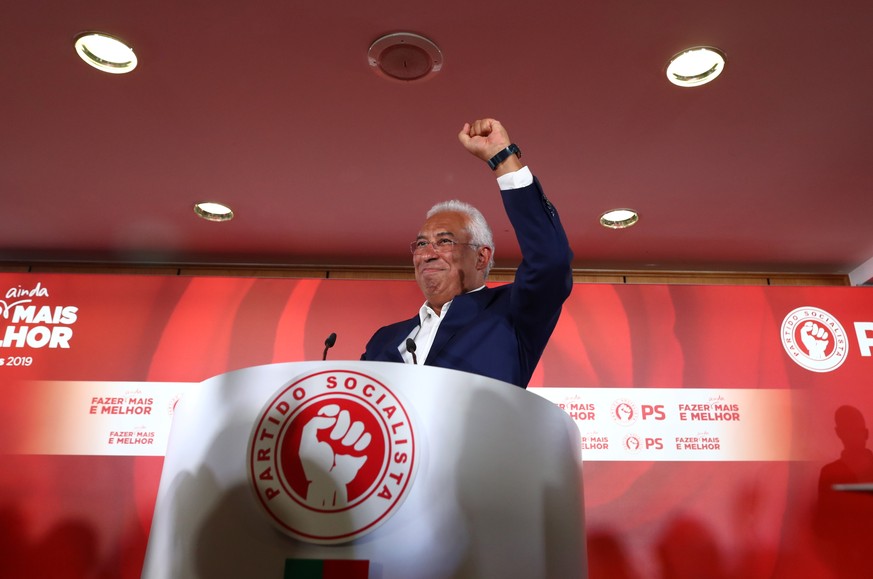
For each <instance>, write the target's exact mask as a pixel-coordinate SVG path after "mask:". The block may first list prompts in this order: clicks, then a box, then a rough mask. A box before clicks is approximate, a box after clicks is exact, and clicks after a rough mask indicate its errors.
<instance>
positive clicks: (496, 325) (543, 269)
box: [361, 119, 573, 388]
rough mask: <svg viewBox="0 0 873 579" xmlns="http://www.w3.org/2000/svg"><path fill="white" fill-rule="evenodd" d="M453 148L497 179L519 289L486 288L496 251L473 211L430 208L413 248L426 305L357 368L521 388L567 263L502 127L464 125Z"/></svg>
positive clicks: (553, 316)
mask: <svg viewBox="0 0 873 579" xmlns="http://www.w3.org/2000/svg"><path fill="white" fill-rule="evenodd" d="M458 138H459V139H460V141H461V143H462V144H463V145H464V147H465V148H466V149H467V150H468V151H469V152H470V153H472V154H473V155H474V156H476V157H478V158H479V159H481V160H483V161H486V162H488V163H489V166H491V167H492V169H493V170H494V172H495V175H496V176H497V182H498V185H499V186H500V189H501V195H502V197H503V205H504V207H505V209H506V213H507V215H508V217H509V220H510V222H511V223H512V227H513V228H514V229H515V234H516V237H517V238H518V243H519V245H520V247H521V253H522V263H521V265H520V266H519V268H518V270H517V271H516V274H515V281H514V282H513V283H511V284H508V285H504V286H500V287H496V288H488V287H486V286H485V279H486V278H487V276H488V272H489V270H490V269H491V266H492V265H493V263H494V261H493V252H494V242H493V240H492V235H491V230H490V228H489V227H488V224H487V223H486V222H485V219H484V218H483V217H482V214H481V213H479V211H477V210H476V209H475V208H473V207H471V206H470V205H467V204H466V203H461V202H460V201H448V202H445V203H440V204H437V205H435V206H434V207H433V208H432V209H431V210H430V211H429V212H428V215H427V220H426V221H425V222H424V225H422V227H421V230H420V231H419V233H418V238H417V239H416V241H414V242H413V243H412V253H413V257H412V263H413V265H414V266H415V279H416V281H417V282H418V285H419V287H420V288H421V291H422V293H424V297H425V303H424V305H423V306H422V307H421V310H420V311H419V313H418V314H417V315H416V316H414V317H413V318H412V319H409V320H406V321H404V322H398V323H396V324H392V325H390V326H385V327H383V328H381V329H379V330H378V331H377V332H376V333H375V334H374V335H373V337H372V338H371V339H370V341H369V343H368V344H367V348H366V351H365V352H364V355H363V356H361V359H362V360H375V361H391V362H407V363H418V364H426V365H429V366H440V367H443V368H453V369H456V370H462V371H465V372H472V373H474V374H481V375H484V376H489V377H491V378H496V379H498V380H503V381H504V382H509V383H512V384H515V385H516V386H520V387H522V388H526V387H527V384H528V382H529V381H530V378H531V375H532V374H533V371H534V369H535V368H536V365H537V362H539V359H540V356H541V355H542V353H543V350H544V349H545V347H546V343H547V342H548V340H549V336H551V334H552V331H553V330H554V329H555V324H557V322H558V316H559V315H560V313H561V305H562V304H563V303H564V300H566V299H567V296H569V295H570V290H571V288H572V270H571V266H570V263H571V261H572V259H573V253H572V251H571V250H570V246H569V243H568V242H567V236H566V234H565V233H564V229H563V227H562V226H561V222H560V220H559V219H558V214H557V212H556V211H555V209H554V207H552V204H551V203H550V202H549V200H548V199H546V197H545V195H544V194H543V191H542V189H541V188H540V185H539V182H538V181H537V180H536V179H535V178H534V177H533V175H532V174H531V172H530V170H529V169H528V168H527V167H525V166H523V165H522V163H521V161H520V157H521V153H520V152H519V151H518V148H517V147H516V146H515V145H513V144H512V141H510V139H509V135H508V134H507V132H506V129H505V128H504V127H503V125H501V124H500V123H499V122H498V121H496V120H494V119H482V120H478V121H476V122H474V123H472V124H469V123H466V124H465V125H464V128H463V129H462V130H461V132H460V134H459V135H458Z"/></svg>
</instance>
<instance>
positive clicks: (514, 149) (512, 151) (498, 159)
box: [488, 143, 521, 171]
mask: <svg viewBox="0 0 873 579" xmlns="http://www.w3.org/2000/svg"><path fill="white" fill-rule="evenodd" d="M510 155H515V156H517V157H518V158H519V159H521V149H519V148H518V145H516V144H515V143H513V144H511V145H509V146H508V147H506V148H505V149H503V150H502V151H500V152H499V153H497V154H496V155H494V156H493V157H491V158H490V159H488V166H489V167H491V170H492V171H496V170H497V166H498V165H500V163H502V162H503V161H505V160H507V159H508V158H509V157H510Z"/></svg>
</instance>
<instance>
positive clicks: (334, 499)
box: [247, 370, 417, 544]
mask: <svg viewBox="0 0 873 579" xmlns="http://www.w3.org/2000/svg"><path fill="white" fill-rule="evenodd" d="M416 459H417V455H416V446H415V434H414V429H413V427H412V423H411V421H410V416H409V413H408V412H407V410H406V407H405V405H404V404H403V402H402V401H401V399H400V398H399V397H398V395H397V393H396V392H394V391H393V390H392V389H391V388H390V387H389V386H387V385H386V384H385V383H384V382H382V381H380V380H378V379H376V378H374V377H372V376H368V375H366V374H363V373H361V372H353V371H348V370H328V371H319V372H316V373H313V374H309V375H305V376H302V377H298V378H296V379H294V380H292V381H291V382H290V383H289V384H286V385H285V386H283V387H282V388H281V389H280V390H279V391H278V392H277V393H276V394H274V395H273V397H272V399H271V400H270V401H269V402H268V403H267V405H266V406H265V408H264V409H263V410H262V411H261V413H260V414H259V416H258V420H257V421H256V423H255V425H254V427H253V429H252V433H251V437H250V440H249V446H248V456H247V460H248V472H249V481H250V483H251V486H252V488H253V489H254V492H255V494H256V496H257V498H258V502H259V503H260V505H261V506H262V507H263V508H264V510H265V511H266V513H267V515H268V516H269V517H270V519H271V520H272V521H273V522H274V524H276V526H278V527H279V528H280V529H281V530H282V531H284V532H286V533H287V534H289V535H291V536H293V537H296V538H298V539H300V540H302V541H307V542H310V543H320V544H335V543H344V542H347V541H351V540H353V539H355V538H357V537H360V536H362V535H365V534H367V533H369V532H370V531H372V530H373V529H375V528H377V527H378V526H379V525H381V524H382V523H384V522H385V521H386V520H388V518H389V517H390V516H391V515H392V514H393V513H394V512H395V511H396V509H397V508H398V507H399V506H400V504H401V503H402V502H403V500H404V499H405V497H406V495H407V494H408V492H409V490H410V488H411V486H412V480H413V478H414V476H415V468H416Z"/></svg>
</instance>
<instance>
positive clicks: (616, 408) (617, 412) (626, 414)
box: [611, 398, 637, 426]
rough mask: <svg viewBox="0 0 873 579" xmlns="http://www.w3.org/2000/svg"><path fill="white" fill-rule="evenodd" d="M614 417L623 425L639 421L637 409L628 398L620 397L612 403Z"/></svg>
mask: <svg viewBox="0 0 873 579" xmlns="http://www.w3.org/2000/svg"><path fill="white" fill-rule="evenodd" d="M611 411H612V419H613V420H614V421H615V422H617V423H618V424H621V425H622V426H630V425H631V424H633V423H634V422H636V421H637V409H636V406H635V405H634V403H633V402H631V401H630V400H628V399H627V398H619V399H618V400H616V401H615V402H613V403H612V409H611Z"/></svg>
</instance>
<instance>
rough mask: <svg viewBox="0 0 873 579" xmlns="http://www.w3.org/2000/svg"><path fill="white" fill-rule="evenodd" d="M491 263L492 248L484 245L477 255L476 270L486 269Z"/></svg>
mask: <svg viewBox="0 0 873 579" xmlns="http://www.w3.org/2000/svg"><path fill="white" fill-rule="evenodd" d="M489 261H491V248H490V247H488V246H487V245H484V246H482V247H480V248H479V251H478V252H477V253H476V269H485V268H486V267H488V262H489Z"/></svg>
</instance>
